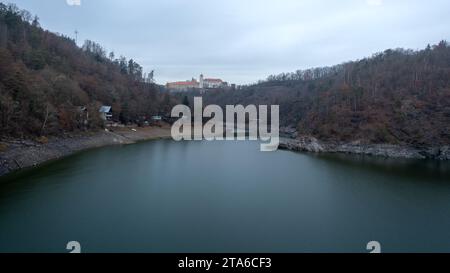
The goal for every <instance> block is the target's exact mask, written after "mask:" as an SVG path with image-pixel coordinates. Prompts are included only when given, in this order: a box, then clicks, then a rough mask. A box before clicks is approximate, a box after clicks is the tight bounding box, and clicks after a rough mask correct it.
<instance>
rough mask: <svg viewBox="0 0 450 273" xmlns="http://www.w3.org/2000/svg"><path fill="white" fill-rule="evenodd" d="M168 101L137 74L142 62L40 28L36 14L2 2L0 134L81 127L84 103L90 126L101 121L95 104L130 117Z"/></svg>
mask: <svg viewBox="0 0 450 273" xmlns="http://www.w3.org/2000/svg"><path fill="white" fill-rule="evenodd" d="M173 103H174V102H173V101H172V98H171V97H170V96H169V95H167V94H164V93H162V92H160V90H159V87H158V86H156V85H155V84H153V83H152V82H151V81H150V80H148V79H145V77H144V76H143V71H142V67H141V66H140V65H139V64H137V63H136V62H134V61H133V60H127V59H126V58H124V57H120V58H117V59H116V58H115V56H114V53H109V54H107V53H106V52H105V50H104V49H103V48H102V47H101V46H100V45H98V44H96V43H94V42H91V41H86V42H85V44H84V46H83V47H82V48H80V47H78V46H77V45H76V43H75V41H74V40H73V39H71V38H69V37H65V36H62V35H58V34H55V33H52V32H49V31H47V30H44V29H42V28H41V27H40V25H39V19H38V18H37V17H33V16H32V15H31V14H30V13H29V12H27V11H24V10H20V9H18V8H17V7H16V6H15V5H4V4H2V3H0V136H13V137H27V136H35V135H49V134H58V133H60V132H63V131H74V130H79V129H81V128H82V127H84V125H82V123H83V121H82V119H83V115H80V113H79V109H80V107H87V109H88V111H89V114H90V115H89V117H90V121H89V124H88V128H89V129H93V128H98V127H99V126H101V120H100V119H99V114H98V110H99V107H100V106H101V105H111V106H112V107H113V110H114V119H117V120H120V121H121V122H124V123H126V122H136V121H138V120H139V119H142V117H143V116H149V115H152V114H155V113H158V112H167V111H169V110H170V109H171V105H172V104H173Z"/></svg>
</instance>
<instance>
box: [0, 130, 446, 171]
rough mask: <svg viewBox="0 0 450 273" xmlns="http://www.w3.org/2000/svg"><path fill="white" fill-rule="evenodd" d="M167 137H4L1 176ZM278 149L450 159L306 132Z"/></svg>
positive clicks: (157, 133)
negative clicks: (332, 140)
mask: <svg viewBox="0 0 450 273" xmlns="http://www.w3.org/2000/svg"><path fill="white" fill-rule="evenodd" d="M168 138H171V128H170V126H169V125H166V124H165V125H163V126H161V127H157V126H152V127H144V128H136V127H117V128H110V129H108V130H102V131H97V132H81V133H71V134H67V135H65V136H63V137H51V138H50V139H49V140H48V142H47V143H45V144H41V143H39V142H37V141H33V140H4V141H0V145H1V146H2V148H3V149H2V150H0V177H1V176H5V175H7V174H9V173H12V172H15V171H18V170H21V169H26V168H30V167H36V166H39V165H41V164H43V163H45V162H48V161H51V160H55V159H61V158H63V157H66V156H69V155H72V154H74V153H77V152H81V151H84V150H89V149H94V148H100V147H105V146H111V145H126V144H134V143H137V142H140V141H146V140H156V139H168ZM279 149H280V150H289V151H294V152H310V153H338V154H354V155H368V156H375V157H384V158H394V159H395V158H399V159H434V160H440V161H448V160H450V146H442V147H429V148H414V147H408V146H400V145H392V144H362V143H359V142H350V143H330V142H323V141H319V140H317V139H315V138H313V137H306V136H299V137H297V138H289V137H281V138H280V145H279Z"/></svg>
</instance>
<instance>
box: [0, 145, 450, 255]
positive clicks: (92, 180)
mask: <svg viewBox="0 0 450 273" xmlns="http://www.w3.org/2000/svg"><path fill="white" fill-rule="evenodd" d="M449 169H450V168H449V164H448V163H442V162H441V163H439V162H430V161H401V160H384V159H373V158H372V159H371V158H367V157H365V158H364V157H355V156H345V157H343V156H315V155H310V154H299V153H293V152H288V151H278V152H274V153H263V152H260V151H259V144H258V143H256V142H180V143H177V142H172V141H168V140H167V141H166V140H164V141H153V142H146V143H140V144H136V145H130V146H116V147H107V148H102V149H98V150H93V151H88V152H83V153H80V154H77V155H75V156H71V157H69V158H66V159H63V160H60V161H57V162H53V163H50V164H46V165H45V166H43V167H40V168H37V169H33V170H28V171H23V172H20V173H16V174H14V175H11V176H7V177H3V178H0V252H67V251H66V249H65V247H66V244H67V242H68V241H73V240H75V241H79V242H80V243H81V246H82V251H83V252H348V251H350V252H367V251H366V244H367V242H369V241H372V240H377V241H379V242H380V243H381V245H382V251H384V252H398V251H406V252H450V170H449Z"/></svg>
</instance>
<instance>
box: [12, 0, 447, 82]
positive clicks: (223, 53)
mask: <svg viewBox="0 0 450 273" xmlns="http://www.w3.org/2000/svg"><path fill="white" fill-rule="evenodd" d="M9 2H12V3H16V4H17V5H18V6H19V7H20V8H23V9H27V10H29V11H30V12H31V13H33V14H37V15H38V16H39V17H40V19H41V25H42V26H43V27H44V28H47V29H49V30H51V31H54V32H59V33H63V34H65V35H68V36H72V37H74V36H75V34H74V31H75V30H78V32H79V35H78V38H79V39H78V43H79V44H81V43H82V41H84V40H85V39H91V40H94V41H96V42H99V43H100V44H102V45H103V46H104V47H105V48H106V49H107V50H108V51H114V52H115V53H116V56H118V55H124V56H126V57H129V58H133V59H134V60H136V61H137V62H138V63H140V64H141V65H142V66H143V67H144V69H145V70H146V71H150V70H152V69H154V70H155V78H156V80H157V82H159V83H166V82H167V81H173V80H186V79H190V78H192V77H196V78H198V75H199V74H200V73H203V74H205V75H206V76H209V77H219V78H222V79H224V80H227V81H229V82H235V83H238V84H246V83H252V82H255V81H257V80H259V79H264V78H266V77H267V76H268V75H270V74H276V73H280V72H289V71H295V70H297V69H303V68H309V67H316V66H327V65H333V64H337V63H341V62H344V61H348V60H355V59H358V58H362V57H365V56H370V55H372V53H375V52H379V51H382V50H384V49H387V48H397V47H405V48H412V49H419V48H424V47H425V46H426V45H427V44H428V43H437V42H438V41H439V40H442V39H446V40H450V32H449V30H450V29H449V26H450V16H448V14H449V12H450V1H448V0H430V1H424V0H339V1H336V0H159V1H156V0H39V1H38V0H12V1H9Z"/></svg>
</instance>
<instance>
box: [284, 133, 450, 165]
mask: <svg viewBox="0 0 450 273" xmlns="http://www.w3.org/2000/svg"><path fill="white" fill-rule="evenodd" d="M279 148H280V149H282V150H289V151H295V152H311V153H340V154H354V155H368V156H376V157H385V158H399V159H400V158H403V159H434V160H440V161H448V160H450V146H441V147H426V148H416V147H409V146H401V145H394V144H363V143H360V142H357V141H355V142H349V143H331V142H323V141H320V140H317V139H316V138H313V137H307V136H299V137H297V138H287V137H285V138H283V137H282V138H280V146H279Z"/></svg>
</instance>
